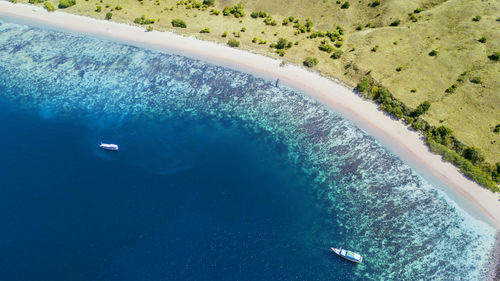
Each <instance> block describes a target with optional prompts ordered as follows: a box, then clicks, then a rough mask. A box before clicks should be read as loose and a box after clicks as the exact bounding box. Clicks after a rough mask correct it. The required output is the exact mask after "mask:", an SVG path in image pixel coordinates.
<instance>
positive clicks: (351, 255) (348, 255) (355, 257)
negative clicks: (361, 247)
mask: <svg viewBox="0 0 500 281" xmlns="http://www.w3.org/2000/svg"><path fill="white" fill-rule="evenodd" d="M330 249H332V251H333V252H335V253H336V254H337V255H339V256H341V257H343V258H344V259H346V260H350V261H352V262H355V263H361V262H362V261H363V257H362V256H361V255H360V254H358V253H355V252H351V251H348V250H346V249H342V248H339V249H337V248H334V247H331V248H330Z"/></svg>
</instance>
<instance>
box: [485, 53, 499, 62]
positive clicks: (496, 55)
mask: <svg viewBox="0 0 500 281" xmlns="http://www.w3.org/2000/svg"><path fill="white" fill-rule="evenodd" d="M488 58H489V59H490V60H492V61H498V60H500V52H494V53H493V54H491V55H489V56H488Z"/></svg>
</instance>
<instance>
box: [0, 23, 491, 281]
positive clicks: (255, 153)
mask: <svg viewBox="0 0 500 281" xmlns="http://www.w3.org/2000/svg"><path fill="white" fill-rule="evenodd" d="M0 23H1V25H0V132H2V133H1V136H2V137H1V138H0V156H1V158H0V223H1V226H2V228H1V229H2V230H0V280H30V281H31V280H423V279H425V280H479V279H481V278H483V277H484V276H485V274H486V272H487V270H488V262H489V261H490V258H491V251H492V249H493V245H494V239H495V231H494V229H493V228H491V227H490V226H488V225H487V224H485V223H484V222H481V221H478V220H476V219H473V218H472V217H470V216H469V215H468V214H466V213H465V212H464V211H463V210H461V209H460V208H458V207H457V206H456V205H455V204H454V203H453V202H452V201H451V200H449V199H448V198H447V197H446V196H445V195H444V194H443V193H442V192H441V191H439V189H437V188H436V187H434V186H432V185H431V184H429V183H427V182H426V181H425V180H424V179H422V178H421V177H420V176H419V175H418V174H416V173H415V171H413V170H412V169H411V168H410V167H408V166H407V165H406V164H404V163H402V162H401V161H400V160H399V159H398V158H396V157H395V156H394V155H392V154H391V153H389V152H388V151H387V150H386V149H385V148H383V147H382V146H380V145H379V144H378V143H377V142H375V141H374V140H373V138H372V137H370V136H368V135H366V134H365V133H364V132H363V131H361V130H359V129H358V128H356V127H355V126H353V125H352V124H350V123H349V122H348V121H346V120H345V119H343V118H342V117H341V116H338V115H337V114H335V113H333V112H331V111H329V110H327V109H326V108H324V107H323V106H321V105H320V104H318V103H317V102H315V101H313V100H311V99H310V98H308V97H307V96H304V95H302V94H301V93H298V92H295V91H293V90H291V89H287V88H286V87H281V88H280V89H277V88H275V87H274V85H273V83H272V82H267V81H264V80H262V79H259V78H256V77H253V76H251V75H247V74H244V73H240V72H236V71H232V70H229V69H225V68H222V67H217V66H214V65H210V64H206V63H204V62H201V61H195V60H191V59H187V58H184V57H179V56H173V55H168V54H164V53H159V52H153V51H147V50H144V49H140V48H136V47H131V46H126V45H121V44H117V43H113V42H107V41H103V40H98V39H93V38H90V37H83V36H76V35H71V34H65V33H61V32H56V31H50V30H46V29H37V28H32V27H27V26H23V25H18V24H14V23H5V22H1V21H0ZM100 141H107V142H116V143H118V144H119V145H120V151H118V152H106V151H101V150H99V149H98V148H97V145H98V144H99V142H100ZM330 246H343V247H346V248H350V249H353V250H356V251H358V252H360V253H361V254H363V255H364V257H365V261H364V262H363V264H360V265H355V264H352V263H350V262H347V261H344V260H341V259H340V258H338V257H336V256H334V255H333V254H332V253H331V252H329V251H328V248H329V247H330Z"/></svg>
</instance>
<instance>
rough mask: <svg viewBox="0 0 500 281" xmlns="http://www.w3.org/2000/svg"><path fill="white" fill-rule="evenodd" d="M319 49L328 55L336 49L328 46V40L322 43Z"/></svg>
mask: <svg viewBox="0 0 500 281" xmlns="http://www.w3.org/2000/svg"><path fill="white" fill-rule="evenodd" d="M318 48H319V49H320V50H321V51H323V52H327V53H332V52H333V51H335V48H334V47H333V46H332V45H330V44H328V42H327V41H326V40H323V41H321V44H320V45H319V46H318Z"/></svg>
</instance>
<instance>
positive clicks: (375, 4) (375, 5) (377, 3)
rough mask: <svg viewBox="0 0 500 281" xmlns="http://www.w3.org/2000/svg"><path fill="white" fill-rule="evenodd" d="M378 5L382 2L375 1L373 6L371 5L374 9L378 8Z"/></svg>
mask: <svg viewBox="0 0 500 281" xmlns="http://www.w3.org/2000/svg"><path fill="white" fill-rule="evenodd" d="M378 5H380V0H375V1H373V2H372V4H371V5H370V6H371V7H372V8H374V7H377V6H378Z"/></svg>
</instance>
